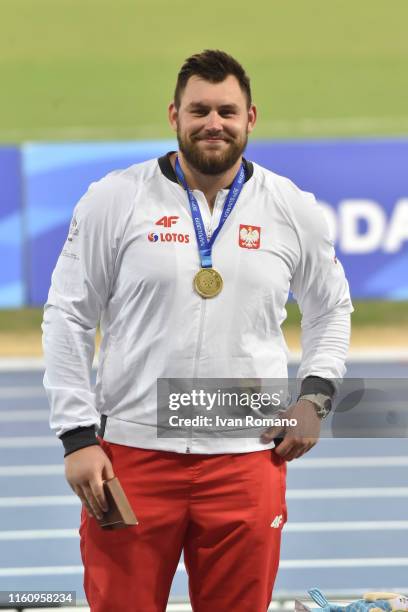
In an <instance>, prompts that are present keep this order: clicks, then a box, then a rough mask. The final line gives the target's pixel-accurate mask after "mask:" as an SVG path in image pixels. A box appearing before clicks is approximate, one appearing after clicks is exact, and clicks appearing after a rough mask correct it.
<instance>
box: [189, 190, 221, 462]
mask: <svg viewBox="0 0 408 612" xmlns="http://www.w3.org/2000/svg"><path fill="white" fill-rule="evenodd" d="M217 203H218V194H217V197H216V198H215V202H214V207H213V210H212V213H211V218H210V226H209V229H210V230H211V232H212V229H213V222H214V211H215V209H216V207H217ZM206 310H207V300H206V299H205V298H202V300H201V310H200V322H199V325H198V338H197V348H196V352H195V356H194V369H193V380H194V379H196V378H197V374H198V363H199V358H200V353H201V345H202V342H203V335H204V319H205V314H206ZM192 439H193V427H192V425H190V427H189V435H188V438H187V446H186V453H191V446H192Z"/></svg>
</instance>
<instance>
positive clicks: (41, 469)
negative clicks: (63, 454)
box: [0, 465, 65, 478]
mask: <svg viewBox="0 0 408 612" xmlns="http://www.w3.org/2000/svg"><path fill="white" fill-rule="evenodd" d="M64 472H65V469H64V466H63V465H3V466H0V478H1V477H5V478H9V477H11V476H13V477H16V476H23V477H25V476H56V475H60V474H64Z"/></svg>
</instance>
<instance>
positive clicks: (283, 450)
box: [261, 400, 320, 461]
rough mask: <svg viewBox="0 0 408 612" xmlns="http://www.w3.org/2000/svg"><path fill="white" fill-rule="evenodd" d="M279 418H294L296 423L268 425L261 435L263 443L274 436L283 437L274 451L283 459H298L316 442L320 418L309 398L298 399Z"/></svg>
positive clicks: (318, 434)
mask: <svg viewBox="0 0 408 612" xmlns="http://www.w3.org/2000/svg"><path fill="white" fill-rule="evenodd" d="M279 418H285V419H296V421H297V425H296V426H293V427H286V428H285V427H283V428H282V427H270V428H269V429H267V430H266V431H265V432H264V433H263V434H262V436H261V442H264V443H265V444H267V443H269V442H271V440H273V439H274V438H283V440H282V442H281V443H280V444H279V445H278V446H277V447H276V448H275V452H276V454H277V455H279V456H280V457H281V458H282V459H285V461H292V459H298V457H301V456H302V455H304V454H305V453H307V452H308V451H309V450H310V449H311V448H313V446H315V444H316V443H317V441H318V439H319V436H320V418H319V417H318V416H317V414H316V411H315V408H314V405H313V403H312V402H310V401H309V400H299V401H298V402H297V403H296V404H295V405H294V406H291V407H290V408H289V409H288V410H286V411H285V412H282V413H280V414H279Z"/></svg>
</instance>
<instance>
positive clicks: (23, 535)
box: [0, 529, 79, 542]
mask: <svg viewBox="0 0 408 612" xmlns="http://www.w3.org/2000/svg"><path fill="white" fill-rule="evenodd" d="M78 537H79V533H78V529H21V530H19V531H17V530H14V531H11V530H10V531H0V541H5V540H7V541H15V540H23V541H24V542H25V541H26V540H53V539H67V538H78Z"/></svg>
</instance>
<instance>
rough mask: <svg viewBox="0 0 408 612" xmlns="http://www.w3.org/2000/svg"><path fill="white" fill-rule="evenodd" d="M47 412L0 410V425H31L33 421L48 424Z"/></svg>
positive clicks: (48, 415) (48, 413) (48, 414)
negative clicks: (18, 423) (20, 423)
mask: <svg viewBox="0 0 408 612" xmlns="http://www.w3.org/2000/svg"><path fill="white" fill-rule="evenodd" d="M49 418H50V411H49V410H13V409H10V410H0V423H17V422H19V421H23V422H24V423H32V422H34V421H44V422H48V420H49Z"/></svg>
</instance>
